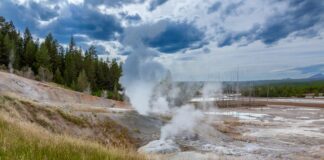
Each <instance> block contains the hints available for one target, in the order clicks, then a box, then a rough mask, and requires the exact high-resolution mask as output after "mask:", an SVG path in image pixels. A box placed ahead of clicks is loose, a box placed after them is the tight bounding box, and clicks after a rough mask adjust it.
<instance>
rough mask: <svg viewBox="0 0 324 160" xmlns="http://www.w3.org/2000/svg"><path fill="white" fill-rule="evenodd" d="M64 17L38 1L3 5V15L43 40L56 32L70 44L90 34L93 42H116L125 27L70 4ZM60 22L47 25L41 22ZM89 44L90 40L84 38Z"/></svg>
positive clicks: (0, 9)
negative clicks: (78, 35) (76, 38)
mask: <svg viewBox="0 0 324 160" xmlns="http://www.w3.org/2000/svg"><path fill="white" fill-rule="evenodd" d="M67 7H68V8H66V9H65V12H64V15H63V16H62V15H59V14H58V13H57V11H56V10H57V9H58V8H54V9H51V8H48V7H46V5H44V4H41V3H36V2H28V5H18V4H15V3H13V2H11V1H8V0H4V1H1V2H0V15H2V16H4V17H5V18H6V19H7V20H12V21H13V22H14V24H15V25H16V27H17V28H18V29H20V30H24V28H25V27H28V28H29V29H30V30H31V32H32V33H33V34H35V35H37V36H39V37H44V36H46V34H48V33H50V32H51V33H52V34H53V35H54V37H55V38H56V39H58V40H59V41H60V42H63V43H67V42H68V41H69V39H70V37H71V36H72V35H74V34H81V35H86V36H87V37H88V38H89V39H97V40H112V39H114V38H115V35H116V33H121V32H122V31H123V28H122V27H121V24H120V22H119V20H117V19H116V17H115V16H114V15H105V14H102V13H100V12H99V11H97V10H96V9H94V8H93V7H91V6H88V5H72V4H71V5H69V6H67ZM54 17H56V19H55V20H54V21H53V22H52V23H50V24H49V25H47V26H40V21H47V20H50V19H52V18H54ZM82 40H84V41H86V39H82Z"/></svg>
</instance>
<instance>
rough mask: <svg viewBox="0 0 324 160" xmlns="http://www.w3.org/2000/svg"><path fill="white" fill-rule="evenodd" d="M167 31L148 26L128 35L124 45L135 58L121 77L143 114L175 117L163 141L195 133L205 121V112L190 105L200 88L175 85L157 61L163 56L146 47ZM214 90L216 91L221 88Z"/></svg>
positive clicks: (163, 131) (163, 133)
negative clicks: (150, 40)
mask: <svg viewBox="0 0 324 160" xmlns="http://www.w3.org/2000/svg"><path fill="white" fill-rule="evenodd" d="M152 28H154V30H152ZM164 29H165V25H164V24H163V23H161V24H160V25H159V27H157V28H156V27H150V26H144V27H141V28H136V27H134V28H129V29H127V30H126V31H125V32H126V33H125V34H124V35H126V36H125V37H123V43H124V44H125V45H126V46H128V47H129V48H128V49H129V50H130V52H131V54H130V55H128V57H127V59H126V61H125V63H124V65H123V76H122V77H121V84H122V85H123V86H124V88H125V93H126V95H127V96H128V98H129V100H130V103H131V104H132V106H133V107H134V108H135V109H136V110H137V111H138V112H139V113H140V114H143V115H148V114H159V115H164V114H168V115H172V120H171V121H170V122H169V124H167V125H165V126H164V127H162V129H161V137H160V139H161V140H166V139H173V138H174V137H176V136H177V135H179V134H181V133H183V132H186V133H193V130H194V128H195V127H196V126H197V125H198V124H199V122H200V121H201V120H202V118H203V112H202V111H200V110H197V109H196V108H195V107H194V106H193V105H189V104H186V103H187V102H189V101H190V99H191V98H192V97H193V96H194V95H195V94H196V92H197V86H195V85H191V84H175V83H173V82H172V77H171V73H170V72H169V71H168V70H167V69H166V68H164V66H163V65H162V64H160V63H159V62H158V61H156V60H155V58H156V57H157V56H158V55H159V53H157V52H156V51H155V50H153V49H150V48H147V47H146V46H145V45H144V43H143V40H145V38H146V37H150V36H154V35H157V34H159V33H160V32H162V31H163V30H164ZM211 88H212V89H213V91H215V88H219V86H217V87H215V86H213V87H211ZM202 92H203V95H204V96H207V95H209V94H211V92H212V91H210V90H209V89H204V90H203V91H202Z"/></svg>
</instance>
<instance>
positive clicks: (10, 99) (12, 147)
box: [0, 72, 144, 160]
mask: <svg viewBox="0 0 324 160" xmlns="http://www.w3.org/2000/svg"><path fill="white" fill-rule="evenodd" d="M128 110H130V108H129V107H127V105H126V104H123V103H121V102H118V101H114V100H108V99H105V98H99V97H94V96H91V95H87V94H83V93H79V92H75V91H71V90H67V89H64V88H61V87H59V86H56V85H55V84H50V83H43V82H38V81H33V80H30V79H26V78H23V77H19V76H16V75H13V74H9V73H5V72H0V148H1V150H0V157H1V159H8V160H9V159H21V157H24V158H23V159H33V160H34V159H144V157H143V156H142V155H138V154H137V153H136V152H135V151H134V149H136V148H137V146H138V144H139V143H140V141H139V139H137V138H136V137H134V135H133V133H132V132H134V131H133V130H131V129H129V128H127V126H125V124H124V123H123V122H122V121H118V118H116V116H115V118H114V119H113V117H114V116H113V115H114V114H118V113H117V112H118V111H122V112H125V111H128ZM119 115H123V114H119ZM13 135H14V136H13ZM80 151H82V152H80Z"/></svg>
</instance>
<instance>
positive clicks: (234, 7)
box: [223, 1, 244, 15]
mask: <svg viewBox="0 0 324 160" xmlns="http://www.w3.org/2000/svg"><path fill="white" fill-rule="evenodd" d="M243 4H244V1H240V2H237V3H231V4H229V5H228V6H227V7H226V8H225V10H224V13H223V14H224V15H232V14H235V13H236V10H237V9H238V8H239V7H240V6H242V5H243Z"/></svg>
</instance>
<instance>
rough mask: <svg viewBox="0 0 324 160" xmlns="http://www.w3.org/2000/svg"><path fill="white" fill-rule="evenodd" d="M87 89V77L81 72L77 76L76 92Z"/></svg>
mask: <svg viewBox="0 0 324 160" xmlns="http://www.w3.org/2000/svg"><path fill="white" fill-rule="evenodd" d="M88 87H89V81H88V77H87V75H86V72H85V71H84V70H82V71H81V72H80V74H79V76H78V80H77V88H76V89H77V90H78V91H85V90H86V89H87V88H88Z"/></svg>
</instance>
